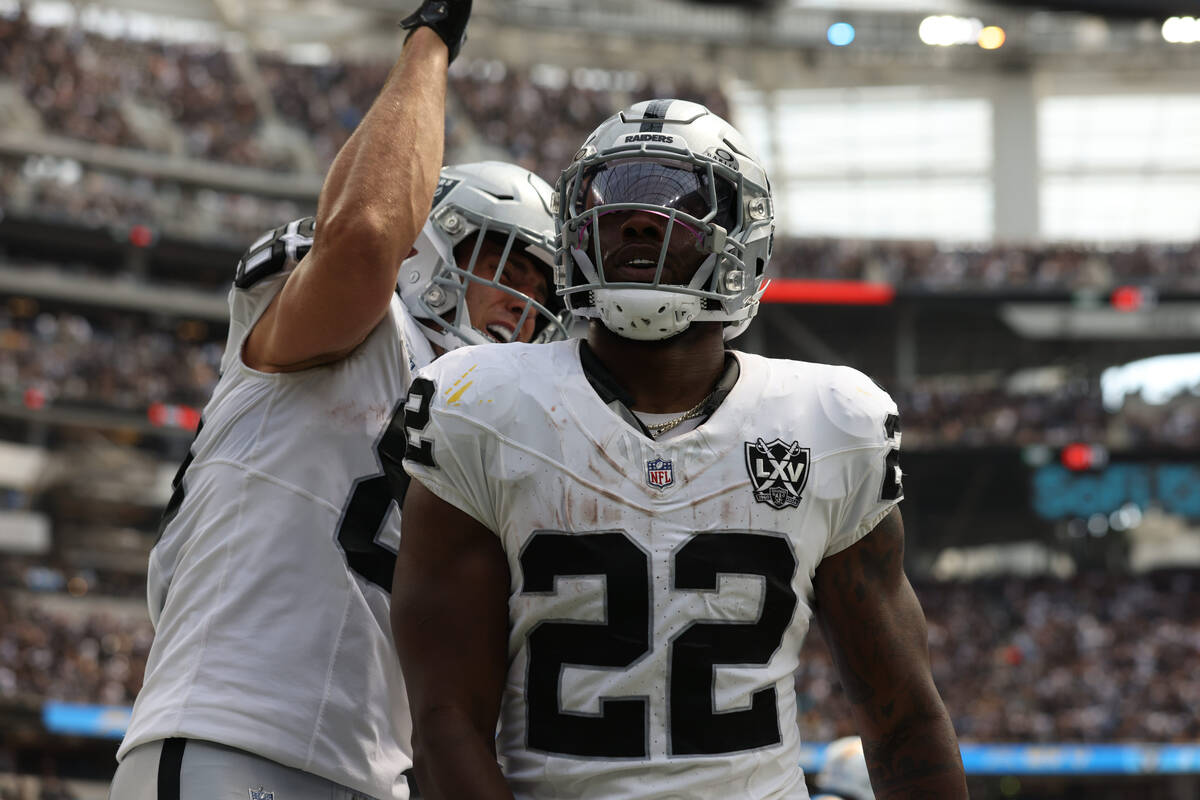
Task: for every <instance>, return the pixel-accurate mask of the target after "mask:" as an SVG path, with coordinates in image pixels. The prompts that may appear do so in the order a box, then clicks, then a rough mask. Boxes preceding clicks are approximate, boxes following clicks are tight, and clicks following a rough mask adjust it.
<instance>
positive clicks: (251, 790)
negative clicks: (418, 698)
mask: <svg viewBox="0 0 1200 800" xmlns="http://www.w3.org/2000/svg"><path fill="white" fill-rule="evenodd" d="M108 798H109V800H373V798H370V797H367V796H366V795H364V794H361V793H359V792H355V791H352V790H350V789H347V788H345V787H344V786H339V785H337V784H336V783H332V782H330V781H327V780H325V779H324V778H319V777H317V776H316V775H312V774H309V773H307V772H301V771H300V770H298V769H291V768H290V767H285V766H283V765H282V764H277V763H275V762H274V761H268V760H267V759H265V758H259V757H258V756H255V755H251V754H250V753H245V752H242V751H241V750H234V749H232V748H229V747H223V746H221V745H219V744H213V743H211V742H203V741H200V740H198V739H161V740H159V741H157V742H149V743H147V744H144V745H141V746H140V747H136V748H134V749H133V750H131V751H130V752H129V753H128V754H127V755H126V756H125V758H124V759H122V760H121V763H120V765H119V766H118V767H117V774H116V775H115V776H113V781H112V786H111V787H110V788H109V793H108Z"/></svg>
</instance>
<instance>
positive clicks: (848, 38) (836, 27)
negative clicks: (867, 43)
mask: <svg viewBox="0 0 1200 800" xmlns="http://www.w3.org/2000/svg"><path fill="white" fill-rule="evenodd" d="M825 38H826V39H828V40H829V43H830V44H831V45H833V46H834V47H845V46H846V45H848V44H850V43H851V42H853V41H854V26H853V25H851V24H850V23H849V22H835V23H833V24H832V25H830V26H829V30H827V31H826V32H825Z"/></svg>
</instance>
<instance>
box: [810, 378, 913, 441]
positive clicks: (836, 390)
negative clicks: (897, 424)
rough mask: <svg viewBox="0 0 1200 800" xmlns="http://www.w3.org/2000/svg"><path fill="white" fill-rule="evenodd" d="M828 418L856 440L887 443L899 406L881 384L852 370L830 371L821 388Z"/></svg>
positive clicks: (819, 392) (822, 404)
mask: <svg viewBox="0 0 1200 800" xmlns="http://www.w3.org/2000/svg"><path fill="white" fill-rule="evenodd" d="M818 394H819V396H820V398H821V408H822V410H824V412H825V416H826V417H827V418H828V419H829V421H830V422H832V423H833V424H834V426H836V427H837V428H838V430H841V431H842V432H844V433H846V434H848V435H849V436H850V437H852V438H854V439H860V440H867V441H883V440H884V439H887V438H890V436H891V432H890V431H886V430H885V427H886V426H887V423H888V419H889V417H891V418H894V417H896V416H897V410H896V403H895V401H893V400H892V398H891V395H889V394H888V393H887V392H885V391H884V390H883V389H881V388H879V384H877V383H875V381H873V380H871V379H870V378H869V377H867V376H866V375H865V374H863V373H862V372H859V371H858V370H856V369H853V368H851V367H830V368H829V373H828V376H827V379H826V381H824V382H823V383H822V384H821V386H820V387H819V388H818Z"/></svg>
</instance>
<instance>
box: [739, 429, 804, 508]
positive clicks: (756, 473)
mask: <svg viewBox="0 0 1200 800" xmlns="http://www.w3.org/2000/svg"><path fill="white" fill-rule="evenodd" d="M808 464H809V449H808V448H807V447H801V446H800V442H798V441H797V442H792V443H791V444H788V443H787V442H785V441H783V440H782V439H775V440H774V441H772V442H764V441H763V440H762V439H761V438H760V439H758V440H756V441H753V442H746V471H747V472H749V473H750V485H751V486H752V487H753V489H754V499H755V500H757V501H758V502H760V503H766V504H767V505H769V506H771V507H772V508H776V509H780V510H782V509H784V508H787V507H788V506H791V507H793V508H795V507H796V506H798V505H800V493H801V492H802V491H804V485H805V484H806V483H808Z"/></svg>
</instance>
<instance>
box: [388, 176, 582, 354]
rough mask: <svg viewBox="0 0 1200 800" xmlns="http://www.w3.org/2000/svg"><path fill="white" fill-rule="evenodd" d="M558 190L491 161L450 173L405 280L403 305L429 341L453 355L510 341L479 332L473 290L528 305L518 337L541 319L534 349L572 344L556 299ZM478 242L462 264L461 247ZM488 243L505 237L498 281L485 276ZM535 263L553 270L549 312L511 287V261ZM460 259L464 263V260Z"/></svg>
mask: <svg viewBox="0 0 1200 800" xmlns="http://www.w3.org/2000/svg"><path fill="white" fill-rule="evenodd" d="M550 198H551V189H550V185H549V184H548V183H546V182H545V181H544V180H542V179H541V178H539V177H538V176H536V175H534V174H533V173H532V172H530V171H529V170H526V169H522V168H521V167H518V166H516V165H515V164H505V163H502V162H499V161H483V162H479V163H474V164H458V165H455V166H448V167H443V168H442V171H441V176H440V178H439V180H438V185H437V190H436V192H435V193H434V197H433V208H432V210H431V211H430V213H429V217H428V219H427V220H426V221H425V225H424V226H423V228H422V229H421V234H420V236H419V237H418V238H417V241H416V242H415V243H414V245H413V248H414V249H415V250H416V253H415V254H414V255H412V256H411V257H409V258H407V259H405V260H404V263H403V264H401V266H400V272H399V275H398V277H397V281H396V283H397V290H398V291H399V293H400V299H401V300H402V301H403V302H404V304H405V306H407V307H408V310H409V311H410V312H412V314H413V316H414V317H416V319H417V320H418V321H419V322H420V323H421V326H422V328H423V329H424V332H425V335H426V337H427V338H428V339H429V340H430V341H431V342H433V343H434V344H436V345H438V346H440V347H441V348H443V349H445V350H453V349H454V348H456V347H461V346H463V345H468V344H483V343H485V342H496V341H508V340H509V337H510V336H511V335H512V334H511V333H509V332H506V331H499V330H497V331H488V330H482V329H480V328H477V327H475V326H474V325H472V322H471V315H470V312H469V311H468V308H467V288H468V287H469V286H470V285H472V284H473V283H475V284H483V285H487V286H491V287H494V288H497V289H500V290H502V291H504V292H507V293H508V294H511V295H513V296H514V297H515V298H517V299H518V300H520V301H522V302H524V303H525V307H524V311H523V312H522V314H521V318H520V321H519V322H518V323H517V325H516V330H517V331H520V330H521V328H522V327H523V325H524V324H525V322H526V320H527V319H528V318H529V317H530V316H531V315H532V316H534V317H535V318H536V319H537V323H536V327H535V329H534V330H535V334H534V341H552V340H554V339H559V338H565V337H566V335H567V327H566V325H565V324H564V322H565V317H566V315H565V314H563V313H562V312H561V300H559V298H558V297H556V296H555V294H554V292H553V287H554V283H553V280H552V275H553V267H554V252H555V245H554V241H555V239H554V221H553V215H552V214H551V211H550ZM473 235H476V239H475V244H474V246H473V247H471V246H466V247H464V249H463V253H462V254H465V253H468V252H469V254H470V257H469V260H466V259H464V260H466V263H460V262H459V260H458V259H457V258H456V257H455V247H456V246H458V245H459V244H460V243H462V242H463V241H465V240H466V239H467V238H468V237H471V236H473ZM484 237H489V238H492V237H501V239H500V241H503V242H504V250H503V255H502V257H501V261H500V264H499V266H497V268H496V270H495V274H494V275H484V274H477V273H476V269H477V264H478V260H479V253H480V248H481V246H482V243H483V240H484ZM514 252H520V253H525V254H527V255H528V256H530V257H531V258H532V259H533V260H534V261H535V262H536V263H538V264H544V265H545V266H546V275H547V284H546V285H547V287H548V289H550V290H551V291H550V292H549V297H548V299H547V301H546V304H542V303H539V302H538V301H537V300H536V299H535V298H532V297H529V296H528V295H526V294H523V293H522V292H520V291H518V290H517V289H514V288H512V287H510V286H507V285H505V283H504V270H505V268H506V267H507V266H508V264H509V256H510V254H511V253H514ZM462 254H460V255H462Z"/></svg>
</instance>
